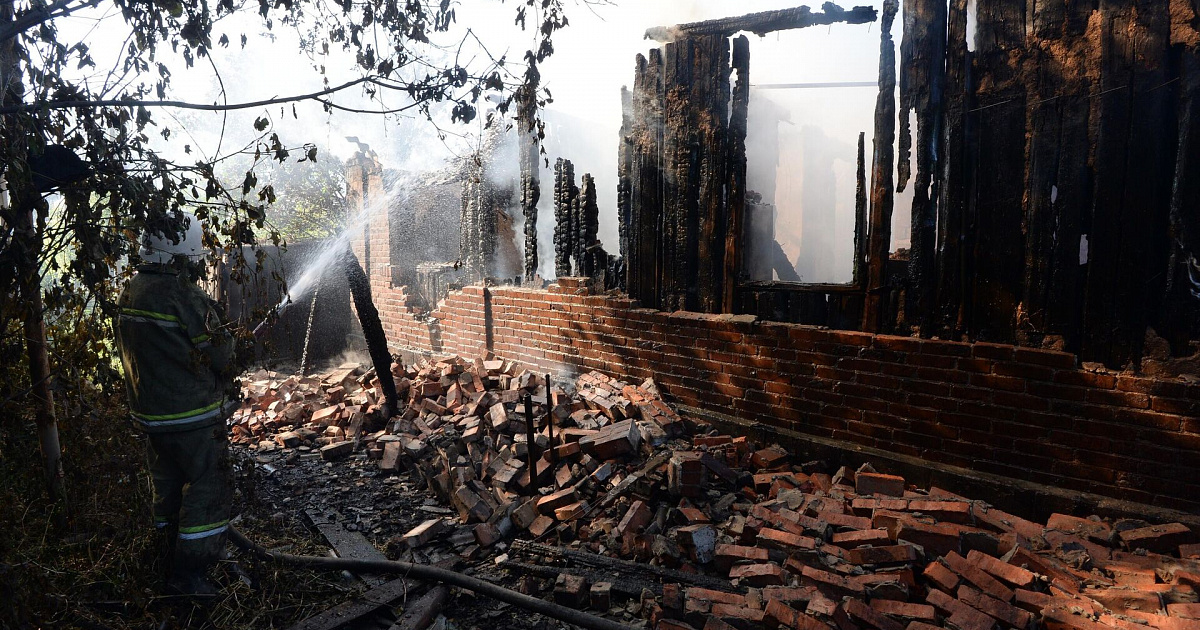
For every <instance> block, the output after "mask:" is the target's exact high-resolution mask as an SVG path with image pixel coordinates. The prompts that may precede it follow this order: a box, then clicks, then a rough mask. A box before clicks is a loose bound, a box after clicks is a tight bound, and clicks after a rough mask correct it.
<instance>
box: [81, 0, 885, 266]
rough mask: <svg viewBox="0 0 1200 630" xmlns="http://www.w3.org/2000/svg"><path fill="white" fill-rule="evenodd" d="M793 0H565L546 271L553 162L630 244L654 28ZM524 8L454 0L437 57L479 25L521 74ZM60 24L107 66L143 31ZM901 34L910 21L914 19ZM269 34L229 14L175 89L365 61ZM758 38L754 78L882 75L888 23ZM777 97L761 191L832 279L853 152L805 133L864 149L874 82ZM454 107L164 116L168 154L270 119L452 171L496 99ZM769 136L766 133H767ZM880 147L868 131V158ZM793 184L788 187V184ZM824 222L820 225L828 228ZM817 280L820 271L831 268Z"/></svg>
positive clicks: (346, 70)
mask: <svg viewBox="0 0 1200 630" xmlns="http://www.w3.org/2000/svg"><path fill="white" fill-rule="evenodd" d="M794 4H795V2H794V0H756V1H755V2H753V3H751V4H749V5H747V4H730V3H728V2H727V1H722V0H676V1H673V2H654V3H647V2H631V1H626V2H616V3H595V2H588V3H568V4H567V10H568V15H569V19H570V26H569V27H567V28H566V29H565V30H563V31H561V32H559V33H557V34H556V35H555V37H554V49H555V52H554V54H553V55H552V56H551V57H550V58H549V59H548V60H547V61H546V62H545V63H543V64H542V65H541V66H539V71H540V73H541V77H542V80H541V84H542V86H543V87H544V88H546V89H547V90H548V91H549V92H550V94H551V96H552V101H551V102H550V104H549V105H548V106H547V108H546V109H545V110H544V112H543V116H544V119H545V121H546V136H545V139H544V141H543V149H544V151H545V154H544V161H543V162H542V165H543V168H542V172H541V186H542V195H541V201H540V204H539V212H538V247H539V252H538V258H539V261H540V265H539V270H540V273H541V274H542V275H543V277H547V278H549V277H553V275H554V274H553V271H554V270H553V252H552V249H553V240H552V234H553V200H552V195H551V194H550V190H551V188H552V183H553V173H552V170H551V169H550V168H549V167H548V164H553V163H554V160H555V159H556V158H559V157H563V158H567V159H570V160H571V161H572V162H574V164H575V170H576V174H577V177H580V176H582V175H583V174H584V173H591V174H592V175H593V176H594V177H595V180H596V187H597V204H598V206H599V210H600V230H599V238H600V240H601V242H602V243H603V245H604V248H605V249H606V250H607V251H608V252H609V253H612V254H615V253H617V251H618V229H617V220H616V187H617V170H616V166H617V147H618V133H619V129H620V124H621V103H620V90H621V87H622V86H628V87H632V81H633V67H634V58H635V56H636V55H637V54H639V53H643V54H644V53H646V52H647V51H648V50H649V49H650V48H651V47H653V46H657V45H658V44H657V43H656V42H654V41H652V40H647V39H645V36H646V34H647V31H648V30H652V34H656V35H662V36H667V37H669V36H670V35H671V31H672V29H671V28H670V27H671V26H672V25H675V24H680V23H686V22H692V21H698V20H705V19H713V18H719V17H727V16H729V15H733V14H737V13H741V12H748V11H764V10H771V9H779V8H787V7H790V6H793V5H794ZM855 4H871V5H874V6H876V7H879V6H880V5H881V4H882V2H881V0H872V1H871V2H862V1H860V2H856V3H855ZM514 11H515V8H514V5H512V4H511V3H497V2H494V1H489V0H461V2H459V5H458V7H457V8H456V15H457V23H456V24H454V25H453V26H452V27H451V29H450V31H449V32H447V33H436V34H430V36H431V38H433V39H434V43H435V44H436V45H438V46H444V47H445V49H444V50H443V51H442V52H441V53H439V52H438V51H436V50H431V52H432V54H434V56H435V59H433V61H435V62H437V61H439V59H438V58H436V56H437V55H438V54H441V55H443V56H444V59H450V58H452V57H453V56H454V55H459V56H460V58H463V59H470V58H478V59H479V60H480V62H481V63H486V62H487V61H488V59H489V56H488V55H485V54H483V53H482V52H481V50H482V49H481V48H479V47H478V46H476V45H475V44H474V43H471V44H470V47H471V49H470V50H468V51H466V52H465V53H460V52H459V50H458V47H457V46H458V44H459V42H460V41H462V40H463V37H464V34H465V33H466V32H467V30H468V29H470V31H471V33H473V34H475V35H477V36H478V37H479V41H480V42H481V43H482V45H484V46H486V47H487V49H488V50H489V52H491V53H492V56H494V57H498V56H500V55H505V57H506V58H507V59H509V64H508V67H509V70H510V71H511V72H513V73H514V74H520V72H521V71H522V70H521V68H520V67H519V65H518V64H517V63H516V60H519V59H521V58H522V53H523V52H524V51H525V50H526V49H527V48H529V47H531V46H532V45H534V36H533V34H532V33H531V32H528V31H523V30H522V29H521V28H519V27H517V26H515V25H514V24H513V17H514ZM80 15H81V16H84V17H99V16H100V15H102V13H100V11H99V10H96V11H95V12H94V13H85V12H80ZM531 19H532V17H531ZM60 22H61V28H62V35H63V37H62V39H63V41H77V40H80V39H83V40H85V41H86V42H87V43H88V45H89V46H90V51H91V53H92V56H93V57H94V58H95V59H96V62H97V64H98V66H99V67H111V66H112V65H113V64H112V63H111V62H112V61H114V60H116V59H117V58H118V55H119V51H120V50H121V48H122V46H123V44H124V42H125V39H126V36H127V35H128V34H129V33H128V29H127V28H124V26H123V24H122V23H121V22H120V20H119V19H115V20H114V19H111V18H110V19H109V20H108V21H106V22H105V23H104V24H105V27H104V28H95V29H94V30H93V27H94V26H95V25H96V23H95V22H94V21H93V20H89V19H79V20H74V19H69V20H61V21H60ZM898 22H900V21H898ZM658 27H663V28H658ZM896 29H897V31H899V29H900V26H897V27H896ZM261 30H262V27H261V22H260V20H259V18H257V17H255V16H252V15H234V16H230V17H227V18H224V19H222V20H221V22H220V23H219V24H218V25H217V28H216V32H215V33H214V39H215V38H218V37H220V35H222V34H225V35H228V37H229V39H230V40H231V41H232V42H235V43H233V44H231V45H230V46H228V47H226V48H222V47H218V48H216V49H214V50H213V51H212V55H211V62H212V66H211V67H210V66H209V65H208V64H207V62H208V61H209V59H203V60H201V61H200V63H198V64H197V66H196V67H195V68H191V69H185V68H184V67H183V65H182V62H181V61H180V60H179V59H177V58H176V57H175V56H172V55H170V54H167V53H164V54H163V55H162V57H163V61H164V62H165V63H166V64H167V65H168V67H169V68H170V69H171V71H172V73H173V74H174V76H175V77H176V79H175V82H174V87H173V93H172V96H173V97H175V98H179V99H182V100H189V101H193V102H201V103H204V102H216V103H220V102H242V101H250V100H256V99H261V98H266V97H270V96H278V95H289V94H298V93H305V92H311V91H316V90H319V89H322V88H323V87H325V86H326V85H335V84H338V83H340V82H343V81H345V80H348V79H350V78H354V77H355V76H357V70H356V69H355V65H356V60H355V59H353V58H352V57H351V56H349V55H347V54H344V53H342V52H341V51H338V50H334V51H332V52H331V53H330V54H328V55H323V56H314V57H311V58H310V57H307V56H303V55H298V54H297V52H296V51H297V50H298V43H299V38H298V36H297V34H296V33H295V32H294V30H292V29H290V28H288V27H286V26H276V28H275V29H274V30H273V31H271V32H270V33H269V34H268V35H266V36H264V34H263V33H262V32H261ZM89 33H90V34H89ZM242 33H246V35H247V44H246V46H245V47H244V48H242V47H240V46H239V45H238V44H237V43H236V42H239V41H240V37H241V34H242ZM894 36H895V37H896V39H897V41H899V40H900V33H899V32H897V33H894ZM749 37H750V39H751V65H750V77H751V80H752V83H754V84H764V83H804V82H828V81H864V80H867V81H871V80H874V79H875V77H876V76H877V73H878V50H879V33H878V27H877V26H875V25H859V26H847V25H834V26H832V27H828V28H810V29H801V30H799V31H790V32H783V33H777V34H771V35H768V36H766V37H756V36H754V35H749ZM214 68H215V72H214ZM405 71H407V70H405ZM413 71H418V70H413ZM419 71H424V69H421V70H419ZM218 75H219V79H218ZM148 80H152V79H148ZM755 93H756V102H765V101H761V100H759V99H757V95H759V94H761V93H764V92H763V91H760V90H756V91H755ZM769 97H770V98H771V99H772V100H773V101H775V103H776V105H778V106H779V107H782V108H784V109H786V111H787V113H788V116H787V118H788V119H790V121H791V123H792V124H786V123H784V124H781V125H780V131H779V135H778V137H777V138H776V142H777V145H778V147H779V148H778V149H777V150H778V164H777V168H776V169H775V172H774V173H770V174H767V173H763V172H758V170H759V169H761V168H766V167H764V166H763V165H765V164H769V163H770V162H771V160H772V159H775V158H774V157H772V156H770V155H763V154H762V153H761V152H762V151H767V145H768V144H770V143H766V142H759V141H758V140H754V141H751V142H749V143H748V146H747V150H748V160H749V161H750V163H751V167H750V172H749V177H750V180H751V184H750V187H751V188H752V189H754V190H758V191H759V192H761V193H763V195H764V197H766V198H768V199H770V198H777V200H778V201H779V203H780V206H779V227H780V229H779V230H778V231H777V233H779V234H791V233H795V232H797V231H800V232H802V233H803V232H811V231H816V232H820V233H823V234H826V235H827V237H828V241H829V243H830V246H829V248H830V251H831V256H832V257H833V258H835V259H836V264H834V265H832V266H831V267H830V269H829V270H828V271H825V272H822V271H820V270H815V271H813V273H818V274H820V273H824V274H826V275H827V276H828V278H829V279H831V280H838V281H844V280H845V279H846V277H845V276H846V273H847V270H848V269H849V265H850V256H849V254H848V253H847V252H848V251H850V249H849V248H851V247H852V240H853V233H852V227H850V228H849V229H850V231H849V233H847V226H852V225H853V215H852V209H853V189H854V177H853V155H852V154H851V156H850V158H849V161H847V158H846V156H845V155H844V154H843V153H844V152H843V153H839V154H838V155H837V156H835V157H834V158H833V160H832V166H826V167H822V168H821V169H816V170H811V171H806V170H805V169H806V166H805V164H806V163H805V159H806V157H807V159H808V160H810V161H812V160H815V159H816V157H817V156H813V155H806V153H805V151H806V149H804V147H805V146H808V147H809V149H808V151H815V150H817V149H818V148H819V147H818V146H816V145H814V144H813V143H809V144H808V145H805V143H804V141H803V138H802V137H801V135H802V133H804V132H803V130H804V129H811V131H809V132H808V133H811V134H816V133H818V132H819V133H820V134H822V135H821V136H819V137H824V138H828V139H830V141H831V142H833V143H836V145H837V146H846V145H849V146H854V145H855V144H856V142H857V135H858V132H859V131H866V132H867V134H868V138H870V135H871V129H872V117H873V110H874V90H872V89H869V88H848V89H819V90H776V91H772V92H770V94H769ZM383 99H384V106H386V107H399V106H403V105H407V104H408V100H407V96H406V95H405V94H403V93H388V94H385V95H384V96H383ZM333 100H334V101H335V102H336V103H337V104H338V105H341V106H344V107H350V108H358V109H378V108H379V107H380V104H379V103H378V102H375V101H373V100H372V99H371V98H370V97H369V95H368V94H366V93H365V92H362V91H357V90H354V89H351V90H346V91H343V92H339V93H338V94H337V95H335V96H334V97H333ZM447 108H448V106H446V105H444V104H434V105H433V106H432V107H431V109H430V116H431V117H432V119H433V122H432V123H431V122H430V120H427V119H426V117H425V116H423V115H420V114H414V115H412V116H387V117H384V116H378V115H364V114H355V113H351V112H346V111H340V110H333V111H325V109H324V108H323V107H322V106H321V105H320V104H319V103H315V102H301V103H296V104H295V105H294V106H293V105H291V104H289V105H285V106H273V107H267V108H261V109H250V110H244V111H239V112H228V113H224V114H222V113H211V112H197V111H174V110H163V113H162V114H160V115H159V116H158V122H159V125H160V127H170V128H171V129H172V131H173V138H175V139H179V138H181V137H184V138H186V140H184V141H183V142H182V143H181V142H174V143H172V145H171V146H169V147H166V146H164V149H165V150H166V151H167V152H168V156H169V157H172V158H175V159H179V160H181V161H184V162H192V161H194V160H195V159H196V155H197V154H198V155H200V156H202V157H205V156H207V157H214V156H217V155H224V154H227V153H229V152H230V151H233V150H236V149H240V148H241V147H243V146H246V145H247V144H248V143H251V140H252V139H253V137H254V136H255V135H256V134H255V132H254V129H253V123H254V122H255V120H256V119H257V118H260V117H261V118H266V119H267V120H268V121H269V124H270V125H271V127H270V129H271V130H272V131H275V132H277V133H279V134H280V137H281V139H282V140H283V142H284V144H285V145H288V146H298V145H299V144H301V143H305V142H312V143H314V144H316V145H317V146H318V160H320V159H322V156H324V155H328V154H332V155H334V156H337V157H339V158H343V159H345V158H349V157H350V156H352V155H353V154H354V152H355V151H356V150H357V147H356V146H355V145H354V144H352V143H350V142H347V141H346V140H345V138H346V137H347V136H356V137H357V138H359V139H360V140H361V141H362V142H364V143H366V144H368V145H369V146H370V147H371V149H372V150H374V151H375V152H376V153H377V154H378V155H379V158H380V160H381V162H382V163H383V165H384V167H385V169H389V170H391V169H395V170H401V171H405V172H407V173H410V174H411V173H426V172H429V171H435V170H438V169H441V168H444V167H445V165H446V164H447V161H448V160H452V159H455V158H461V157H463V156H466V155H468V154H469V153H470V152H471V151H473V150H475V149H476V148H478V147H479V146H480V144H481V142H482V140H483V138H484V137H485V135H486V130H485V129H484V126H483V121H484V119H485V115H484V113H483V109H485V108H486V103H480V109H481V113H480V115H479V116H478V117H477V118H476V120H475V121H473V122H471V123H469V124H466V125H463V124H451V123H450V122H449V115H448V111H447ZM414 111H415V110H414ZM756 117H757V114H756V110H755V109H754V108H753V107H752V109H751V112H750V122H751V125H752V126H753V125H754V124H756ZM759 131H760V132H762V131H763V130H761V129H760V130H759ZM814 137H818V136H814ZM758 138H759V139H761V138H763V136H762V135H761V133H760V134H759V136H758ZM183 143H186V144H187V145H188V151H191V152H192V153H190V154H189V153H184V152H183V147H182V144H183ZM818 144H819V143H818ZM505 146H506V147H508V146H512V147H513V151H512V155H511V156H510V155H509V153H508V152H507V151H508V149H507V148H505V150H504V152H503V155H502V156H501V157H500V159H497V160H495V161H494V162H493V164H492V165H491V168H490V170H489V172H490V173H491V174H490V177H493V178H497V179H498V180H500V181H506V180H507V179H508V178H509V177H512V178H513V180H514V181H515V180H516V179H517V178H516V177H515V174H516V170H517V168H518V162H517V160H516V159H515V142H514V143H512V144H509V143H507V141H506V144H505ZM249 148H250V151H251V152H253V150H254V147H253V146H252V145H251V146H250V147H249ZM172 152H173V153H172ZM870 152H871V146H870V142H868V144H867V154H868V160H869V159H870ZM293 159H294V158H293ZM251 162H252V160H251V159H250V158H246V159H245V160H244V161H243V162H242V163H244V164H245V166H246V168H249V166H250V165H251ZM830 171H832V177H833V178H834V179H835V180H836V184H835V185H832V186H831V185H830V182H829V181H822V180H823V178H828V177H829V176H830V175H829V173H830ZM822 173H823V174H822ZM771 179H774V180H775V182H776V184H775V187H774V189H773V190H770V191H768V190H765V189H764V187H765V186H766V184H764V182H766V181H768V180H771ZM822 186H823V187H826V188H829V189H830V190H829V191H828V192H829V193H830V194H831V195H832V197H830V196H829V195H816V194H813V193H814V191H812V190H808V189H809V188H810V187H822ZM806 190H807V191H808V193H807V194H806V192H805V191H806ZM780 192H783V193H785V194H783V195H780V194H778V193H780ZM847 195H849V196H847ZM516 201H517V198H514V204H515V202H516ZM806 203H808V204H817V203H820V204H823V205H824V206H825V208H824V209H822V210H821V212H817V213H815V214H811V216H810V215H806V214H805V212H806V210H807V209H806V208H805V204H806ZM902 210H905V211H906V204H905V203H903V202H901V201H898V202H897V213H896V214H897V216H896V222H897V229H896V231H895V235H896V238H895V239H894V243H895V244H896V245H900V244H901V243H902V242H903V238H902V237H903V234H902V233H901V228H904V227H905V226H906V225H907V218H906V216H902ZM511 217H512V219H513V221H514V235H515V236H514V238H515V239H517V243H516V244H517V245H519V246H522V247H523V241H524V238H523V226H522V225H521V221H523V217H521V216H520V212H519V211H514V212H513V213H512V214H511ZM805 217H809V218H808V219H807V220H808V222H809V225H808V226H805V225H804V221H805ZM816 222H820V223H821V224H820V225H814V223H816ZM905 231H906V229H905ZM810 241H811V239H810ZM780 245H781V246H783V249H784V251H785V252H788V255H789V257H792V258H793V260H795V259H796V258H797V257H798V256H799V254H800V249H801V248H802V247H804V246H803V244H802V239H800V240H796V241H794V242H789V243H784V242H781V243H780ZM756 249H757V248H756V247H754V246H751V247H749V248H748V250H751V251H753V250H756ZM444 257H445V259H446V260H454V259H455V258H456V257H457V251H454V252H445V256H444ZM805 280H806V281H818V280H817V278H805Z"/></svg>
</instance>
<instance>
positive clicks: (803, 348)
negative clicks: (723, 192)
mask: <svg viewBox="0 0 1200 630" xmlns="http://www.w3.org/2000/svg"><path fill="white" fill-rule="evenodd" d="M568 290H573V289H568ZM487 293H488V294H490V302H491V311H492V313H491V314H492V320H493V327H492V336H493V350H494V352H495V353H496V354H497V355H499V356H502V357H505V358H509V359H513V360H517V361H520V362H522V363H525V364H527V365H529V366H531V367H536V368H538V369H540V370H555V371H558V370H563V369H567V370H570V369H572V368H574V369H577V370H590V369H597V370H601V371H603V372H606V373H610V374H626V375H629V376H631V377H636V378H644V377H648V376H652V377H654V378H655V380H656V381H658V382H659V383H660V384H661V385H662V386H664V388H665V389H666V390H667V392H668V393H669V394H670V395H672V396H674V397H675V398H676V399H678V400H679V401H680V402H682V403H684V404H687V405H693V406H699V407H704V408H708V409H712V410H714V411H722V412H725V413H729V414H732V415H736V416H740V417H743V418H750V419H753V420H755V421H759V422H763V423H767V424H770V425H774V426H778V427H780V428H785V429H791V430H795V431H798V432H801V433H805V434H810V435H818V436H824V437H828V438H833V439H837V440H843V441H846V442H851V443H855V444H861V445H864V446H869V447H874V448H879V449H884V450H888V451H892V452H897V453H903V454H907V455H912V456H915V457H920V458H924V459H927V460H931V461H937V462H942V463H947V464H952V465H957V466H962V467H966V468H971V469H974V470H979V471H986V472H990V473H995V474H1000V475H1006V476H1009V477H1016V478H1021V479H1027V480H1030V481H1035V482H1039V483H1045V484H1052V485H1056V486H1060V487H1063V488H1068V489H1074V490H1081V491H1089V492H1096V493H1099V494H1103V495H1107V496H1112V497H1117V498H1121V499H1127V500H1133V501H1141V502H1145V503H1154V504H1156V505H1160V506H1163V507H1172V508H1178V509H1190V510H1195V509H1197V508H1200V481H1197V480H1198V479H1200V457H1198V456H1197V455H1198V454H1200V385H1194V384H1187V383H1184V382H1182V381H1168V380H1156V379H1152V378H1143V377H1137V376H1127V375H1114V374H1103V373H1094V372H1089V371H1084V370H1081V369H1078V368H1076V367H1075V356H1074V355H1072V354H1067V353H1061V352H1053V351H1045V350H1035V349H1029V348H1019V347H1013V346H1008V345H1000V344H989V343H973V344H971V343H957V342H946V341H932V340H922V339H916V338H908V337H891V336H885V335H872V334H868V333H859V332H847V331H835V330H826V329H818V328H813V327H809V326H802V325H795V324H784V323H775V322H765V321H755V320H754V319H753V318H751V317H748V316H730V315H704V314H694V313H683V312H676V313H665V312H660V311H654V310H649V309H642V308H635V307H634V303H633V302H632V301H631V300H628V299H622V298H613V297H607V296H583V295H574V294H568V293H561V292H555V291H539V290H531V289H522V288H514V287H497V288H490V289H488V290H487ZM484 301H485V292H484V289H483V288H482V287H477V286H473V287H467V288H466V289H464V290H463V291H455V292H451V293H450V295H449V297H447V299H446V300H445V301H443V302H442V303H441V304H440V305H439V307H438V310H437V311H435V312H434V313H433V317H434V318H436V319H438V320H440V336H441V341H442V350H443V351H444V352H448V353H459V354H464V355H467V356H471V355H473V354H475V353H477V352H478V351H479V350H480V349H481V348H483V347H484V346H485V343H486V327H485V319H484ZM415 347H420V348H425V349H428V348H427V346H424V345H417V346H415Z"/></svg>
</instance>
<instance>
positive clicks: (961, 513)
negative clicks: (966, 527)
mask: <svg viewBox="0 0 1200 630" xmlns="http://www.w3.org/2000/svg"><path fill="white" fill-rule="evenodd" d="M905 509H906V510H907V511H910V512H920V513H922V514H928V515H929V516H932V517H934V518H936V519H937V520H939V521H946V522H949V523H959V524H966V523H970V522H971V504H970V503H967V502H965V501H910V502H909V504H908V506H907V507H906V508H905Z"/></svg>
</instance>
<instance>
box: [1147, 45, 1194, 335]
mask: <svg viewBox="0 0 1200 630" xmlns="http://www.w3.org/2000/svg"><path fill="white" fill-rule="evenodd" d="M1179 91H1180V96H1181V98H1180V102H1179V114H1178V118H1179V125H1178V126H1179V140H1178V144H1177V147H1176V153H1175V185H1174V188H1173V190H1172V194H1171V215H1170V235H1171V241H1172V242H1171V244H1170V247H1171V261H1170V263H1169V265H1168V268H1167V273H1168V276H1167V281H1168V282H1167V287H1166V298H1165V300H1164V308H1163V315H1161V316H1160V317H1159V320H1158V321H1157V322H1155V329H1156V330H1157V331H1158V334H1159V335H1160V336H1162V337H1163V338H1165V339H1166V340H1167V341H1168V342H1169V343H1170V344H1171V349H1172V351H1173V353H1175V354H1178V355H1182V354H1185V353H1186V352H1187V346H1188V342H1189V341H1190V340H1191V339H1193V338H1195V337H1197V336H1200V212H1196V208H1200V177H1196V176H1195V173H1197V172H1200V171H1198V169H1200V33H1197V34H1196V35H1195V36H1194V38H1193V39H1192V42H1191V44H1190V45H1188V46H1186V47H1185V49H1184V51H1183V53H1182V59H1181V60H1180V90H1179Z"/></svg>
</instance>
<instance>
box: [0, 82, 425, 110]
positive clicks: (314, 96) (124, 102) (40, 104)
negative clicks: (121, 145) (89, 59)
mask: <svg viewBox="0 0 1200 630" xmlns="http://www.w3.org/2000/svg"><path fill="white" fill-rule="evenodd" d="M361 83H373V84H376V85H379V86H381V87H386V88H390V89H399V88H396V87H395V86H390V85H387V84H385V83H382V82H381V81H380V80H379V79H378V78H376V77H361V78H358V79H354V80H353V81H347V82H346V83H343V84H341V85H338V86H335V87H331V88H326V89H324V90H321V91H319V92H311V93H309V94H296V95H294V96H280V97H277V98H268V99H263V100H259V101H249V102H246V103H233V104H228V103H226V104H224V105H217V104H211V105H206V104H203V103H189V102H187V101H167V100H164V101H143V100H139V99H124V98H118V99H100V100H73V101H37V102H33V103H22V104H20V105H8V106H6V107H0V114H15V113H17V112H36V111H43V110H48V109H73V108H77V107H174V108H178V109H198V110H203V111H210V112H224V111H231V110H235V109H250V108H252V107H263V106H265V105H278V104H280V103H294V102H296V101H308V100H316V101H320V102H322V103H324V102H326V101H325V100H324V99H321V98H320V97H322V96H326V95H329V94H333V93H335V92H340V91H342V90H344V89H346V88H349V87H354V86H355V85H359V84H361ZM414 105H415V104H414ZM332 106H333V107H336V108H338V109H343V108H342V107H340V106H338V105H332ZM408 107H412V105H410V106H408ZM408 107H405V108H403V109H408ZM349 111H359V110H349ZM394 111H402V110H399V109H397V110H387V111H381V112H371V111H364V112H363V113H391V112H394Z"/></svg>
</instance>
